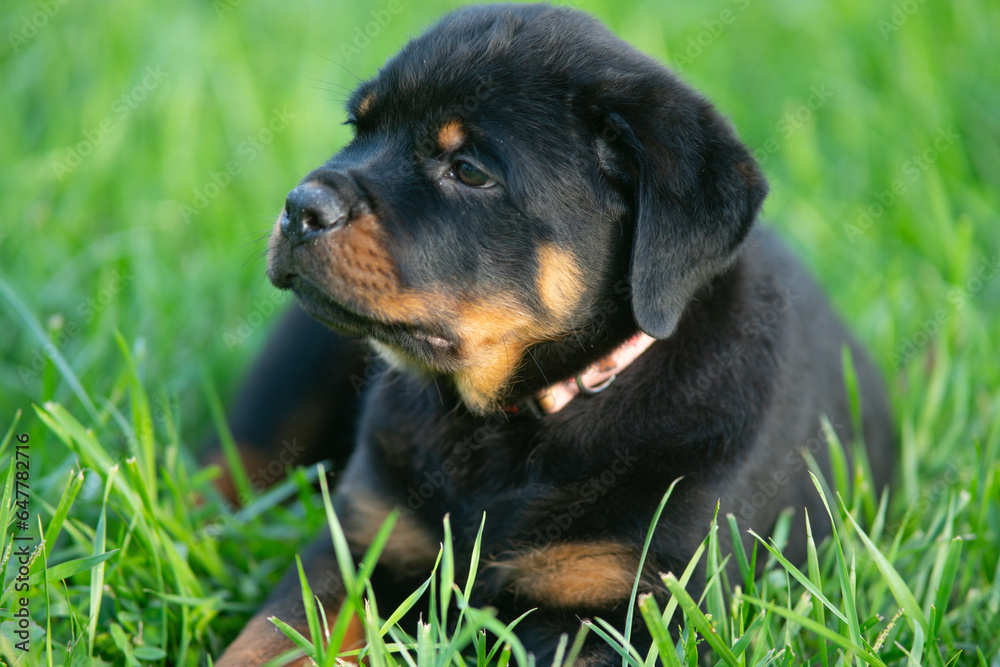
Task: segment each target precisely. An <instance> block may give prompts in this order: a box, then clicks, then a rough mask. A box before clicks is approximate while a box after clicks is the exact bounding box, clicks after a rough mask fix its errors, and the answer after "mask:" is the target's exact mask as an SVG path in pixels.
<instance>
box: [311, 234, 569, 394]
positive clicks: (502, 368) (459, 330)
mask: <svg viewBox="0 0 1000 667" xmlns="http://www.w3.org/2000/svg"><path fill="white" fill-rule="evenodd" d="M384 234H385V232H384V231H383V230H382V228H381V226H380V225H379V222H378V220H377V218H376V217H375V216H373V215H363V216H360V217H358V218H356V219H354V220H352V221H351V222H350V223H349V224H348V225H347V226H346V227H344V228H343V229H341V230H337V231H336V232H334V233H333V234H331V235H328V236H327V237H326V238H324V239H323V240H322V241H321V243H322V244H323V245H322V248H323V250H324V251H322V252H314V253H312V254H310V255H309V256H307V258H306V259H305V260H304V262H305V263H307V265H308V266H309V267H310V268H311V269H312V272H313V276H314V277H315V278H317V279H318V280H319V284H320V285H321V286H322V287H323V288H324V289H325V290H327V291H328V292H329V293H331V294H334V295H338V297H339V298H341V299H344V302H345V305H346V306H347V307H349V308H353V309H358V310H359V311H360V312H364V313H366V314H368V315H370V316H371V317H373V318H375V319H378V320H380V321H383V322H387V323H396V322H400V323H414V324H420V323H434V322H437V323H443V324H444V325H445V326H446V327H447V328H448V329H449V331H450V333H451V334H453V335H454V342H455V343H456V344H457V346H458V349H457V353H458V355H457V356H458V368H457V370H455V371H454V372H453V373H452V376H453V379H454V381H455V384H456V387H457V389H458V391H459V393H460V394H461V396H462V398H463V400H464V401H465V403H466V405H468V406H469V407H470V408H471V409H473V410H476V411H480V412H484V411H487V410H489V409H493V408H496V407H498V406H497V405H496V401H497V397H498V394H499V392H500V391H501V390H502V389H503V387H504V385H505V383H506V382H507V381H508V380H509V378H510V375H511V373H512V372H513V371H514V370H515V368H517V366H518V365H519V364H520V363H521V362H522V361H523V359H524V355H525V351H526V350H527V348H528V347H529V346H530V345H533V344H536V343H539V342H541V341H545V340H551V339H553V338H554V337H556V336H557V335H559V334H561V333H562V332H565V331H567V330H568V328H569V325H570V323H571V320H572V312H573V310H574V309H575V307H576V305H577V303H578V302H579V299H580V295H581V293H582V290H583V280H582V276H581V274H580V270H579V268H578V267H577V265H576V262H575V259H574V258H573V256H572V255H571V254H569V253H567V252H565V251H562V250H559V249H558V248H556V247H555V246H551V245H549V246H543V247H542V248H541V249H540V250H539V272H538V276H537V289H538V290H539V293H540V294H541V298H542V301H543V302H544V304H545V305H546V308H547V310H549V311H550V313H548V314H546V315H543V316H539V315H538V314H536V313H533V312H532V311H531V310H530V309H529V307H528V306H527V305H526V304H525V303H524V301H523V300H522V299H520V298H519V297H518V295H515V294H509V293H508V294H494V295H491V296H490V297H489V298H483V297H481V296H474V295H467V296H462V295H457V294H455V293H454V292H453V291H450V290H448V289H446V287H445V286H440V287H434V286H427V287H424V288H422V289H419V290H417V289H412V288H409V287H405V286H403V285H402V284H401V278H400V275H399V269H398V267H397V265H396V261H395V258H394V257H393V256H392V254H391V253H390V252H389V250H388V245H389V244H388V242H387V239H386V238H385V236H384ZM397 356H398V355H397ZM397 361H398V360H397ZM414 363H415V364H416V365H417V366H421V364H417V363H416V362H414ZM404 365H406V366H409V364H404Z"/></svg>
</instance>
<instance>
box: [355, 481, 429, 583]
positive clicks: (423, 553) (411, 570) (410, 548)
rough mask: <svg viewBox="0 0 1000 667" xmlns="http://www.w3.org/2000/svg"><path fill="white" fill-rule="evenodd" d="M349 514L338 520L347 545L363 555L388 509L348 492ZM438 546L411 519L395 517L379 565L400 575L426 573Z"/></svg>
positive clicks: (369, 495) (368, 496) (375, 499)
mask: <svg viewBox="0 0 1000 667" xmlns="http://www.w3.org/2000/svg"><path fill="white" fill-rule="evenodd" d="M349 495H350V498H351V500H350V503H349V508H350V509H349V512H348V513H347V515H346V516H343V517H341V518H340V520H341V524H342V525H343V528H344V534H345V535H346V537H347V541H348V543H350V545H351V546H352V547H353V548H354V549H355V551H356V552H358V553H361V552H364V550H365V549H367V548H368V546H369V545H370V544H371V543H372V541H373V540H374V539H375V535H376V533H378V531H379V529H380V528H381V527H382V524H383V523H384V522H385V520H386V517H388V516H389V513H390V512H392V509H393V508H392V506H391V505H390V504H389V503H387V502H386V501H385V500H384V499H382V498H380V497H379V496H376V495H375V494H373V493H370V492H367V491H362V490H352V491H350V492H349ZM439 548H440V542H439V541H438V540H437V539H436V538H435V537H434V536H433V535H431V533H430V532H429V531H428V530H427V529H426V528H424V527H423V526H422V525H420V524H419V523H418V522H417V521H415V520H413V519H409V520H408V519H407V518H406V517H403V516H401V517H399V518H398V519H396V524H395V525H394V526H393V528H392V533H390V534H389V541H388V542H386V545H385V548H384V549H383V550H382V555H381V556H379V563H381V564H383V565H385V566H386V567H388V568H389V569H391V570H393V571H394V572H396V573H398V574H402V575H410V574H421V573H423V572H430V570H431V568H432V567H433V566H434V561H435V560H436V559H437V554H438V550H439Z"/></svg>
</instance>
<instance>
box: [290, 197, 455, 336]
mask: <svg viewBox="0 0 1000 667" xmlns="http://www.w3.org/2000/svg"><path fill="white" fill-rule="evenodd" d="M324 243H326V248H327V252H326V253H321V254H317V256H316V257H315V258H314V259H311V260H307V261H310V262H311V265H312V267H313V269H314V270H315V271H316V272H317V274H319V275H321V276H322V277H323V282H324V283H325V284H326V285H327V287H328V288H330V289H331V290H332V291H333V292H334V293H337V294H342V295H344V296H345V297H347V298H349V299H350V300H352V301H354V302H355V303H356V304H358V305H360V306H362V307H363V308H365V309H366V310H367V311H369V312H370V313H371V314H372V315H374V316H376V317H380V318H383V319H385V320H387V321H403V322H415V321H420V320H422V319H426V318H427V317H428V316H429V315H430V314H432V313H434V312H435V309H436V308H438V307H440V304H438V303H435V302H436V301H437V298H436V296H437V295H435V294H433V293H422V292H418V291H416V290H407V289H404V288H403V287H402V286H401V285H400V280H399V270H398V269H397V267H396V261H395V259H394V258H393V257H392V255H391V254H390V253H389V251H388V250H387V243H386V239H385V236H384V232H383V231H382V228H381V227H380V226H379V223H378V219H377V218H376V217H375V216H373V215H364V216H360V217H358V218H357V219H354V220H352V221H351V222H350V223H349V225H348V226H347V227H346V228H344V229H342V230H337V231H336V232H334V233H333V234H328V235H327V236H326V237H325V238H324Z"/></svg>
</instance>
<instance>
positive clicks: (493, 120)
mask: <svg viewBox="0 0 1000 667" xmlns="http://www.w3.org/2000/svg"><path fill="white" fill-rule="evenodd" d="M347 111H348V122H349V123H350V124H351V125H352V126H353V127H354V130H355V136H354V139H353V140H352V141H351V142H350V144H348V145H347V146H346V147H345V148H344V149H343V150H341V151H340V152H339V153H337V154H336V155H335V156H334V157H333V158H331V159H330V160H329V161H328V162H327V163H326V164H324V165H323V166H322V167H320V168H319V169H316V170H315V171H313V172H312V173H310V174H309V175H307V176H306V177H305V179H303V181H302V183H301V184H300V185H299V186H298V187H296V188H295V189H294V190H292V192H291V193H290V194H289V196H288V199H287V202H286V205H285V209H284V210H283V211H282V213H281V216H280V217H279V219H278V222H277V223H276V226H275V230H274V233H273V235H272V238H271V246H270V254H269V260H268V274H269V276H270V278H271V280H272V282H274V284H275V285H276V286H278V287H279V288H284V289H292V290H294V292H295V294H296V296H297V297H298V299H299V301H300V302H301V304H302V305H303V307H304V308H305V309H306V310H307V311H308V312H309V313H310V314H311V315H313V316H314V317H316V318H317V319H319V320H320V321H322V322H324V323H326V324H328V325H330V326H332V327H335V328H338V329H341V330H344V331H347V332H350V333H353V334H357V335H362V336H367V337H369V338H371V339H372V340H373V341H375V342H376V343H377V344H378V345H379V346H380V348H381V349H382V350H384V351H385V352H386V354H387V355H389V356H390V357H392V358H393V359H395V360H397V361H398V362H399V363H401V364H403V365H405V366H408V367H410V368H414V369H417V370H421V371H426V372H429V373H434V374H444V375H448V376H451V377H452V378H453V380H454V382H455V384H456V387H457V388H458V391H459V393H460V394H461V396H462V397H463V399H464V400H465V402H466V404H467V405H469V407H471V408H473V409H474V410H480V411H481V410H486V409H490V408H493V407H496V405H498V403H499V402H501V401H504V400H507V399H509V397H510V396H509V394H510V392H511V387H512V386H513V385H514V384H515V383H516V380H517V378H519V377H523V376H524V374H525V372H526V371H525V369H527V368H529V367H533V366H535V362H536V361H537V360H538V359H539V358H542V359H554V358H556V357H555V356H553V355H552V354H548V355H547V354H546V350H551V349H552V348H553V347H554V346H563V352H562V353H560V354H559V355H558V359H560V360H562V361H565V362H566V363H565V364H562V366H565V367H564V368H563V367H562V366H560V364H555V366H556V367H546V368H544V369H542V373H547V374H548V377H547V379H548V380H549V381H554V380H557V379H561V378H560V377H559V375H560V374H561V373H562V374H563V375H564V376H568V375H572V374H573V372H576V371H578V370H579V363H580V361H581V360H582V359H587V358H592V357H593V355H595V354H599V353H603V351H606V349H608V346H611V345H614V344H617V343H618V342H620V341H621V340H623V339H624V338H625V337H627V336H629V335H631V334H633V333H635V331H636V330H637V329H641V330H643V331H645V332H646V333H648V334H650V335H652V336H654V337H657V338H666V337H668V336H670V334H671V333H672V332H673V330H674V328H675V327H676V324H677V321H678V319H679V318H680V316H681V314H682V312H683V310H684V308H685V305H686V304H687V302H688V301H689V300H690V299H691V297H692V295H693V294H694V292H695V291H696V290H697V289H698V288H699V287H700V286H701V285H703V284H704V283H705V282H706V281H707V280H709V279H710V278H711V277H712V276H714V275H716V274H717V273H719V272H720V271H722V270H724V269H725V268H726V267H727V266H728V265H729V264H730V263H731V262H732V261H733V259H734V257H735V255H736V253H737V251H738V249H739V247H740V244H741V243H742V241H743V239H744V237H745V236H746V234H747V232H748V231H749V229H750V226H751V225H752V223H753V220H754V218H755V216H756V214H757V210H758V208H759V206H760V204H761V202H762V200H763V198H764V195H765V193H766V185H765V183H764V179H763V177H762V176H761V174H760V172H759V170H758V168H757V165H756V164H755V163H754V161H753V160H752V158H751V157H750V156H749V154H748V153H747V151H746V150H745V148H744V147H743V146H742V145H741V144H740V143H739V142H738V141H737V139H736V138H735V136H734V134H733V132H732V130H731V129H730V127H729V126H728V124H727V123H726V122H725V121H724V120H723V119H722V118H721V117H720V116H719V115H718V114H717V113H716V112H715V111H714V110H713V109H712V108H711V106H710V105H709V104H708V103H707V102H706V101H705V100H703V99H702V98H701V97H699V96H698V95H697V94H696V93H694V92H693V91H691V90H690V89H689V88H687V87H686V86H684V85H683V84H682V83H680V82H679V81H678V80H677V79H676V78H675V77H674V76H673V75H672V74H671V73H670V72H668V71H667V70H666V69H665V68H663V67H662V66H661V65H659V64H657V63H656V62H654V61H652V60H651V59H649V58H647V57H645V56H643V55H642V54H640V53H638V52H637V51H635V50H633V49H632V48H631V47H629V46H628V45H627V44H625V43H624V42H622V41H621V40H619V39H617V38H616V37H615V36H613V35H612V34H611V33H609V32H608V31H607V30H606V29H604V28H603V27H602V26H601V25H600V24H598V23H597V22H596V21H594V20H593V19H591V18H589V17H588V16H586V15H585V14H582V13H579V12H575V11H571V10H566V9H559V8H552V7H547V6H544V5H496V6H489V5H487V6H478V7H471V8H468V9H464V10H461V11H458V12H455V13H453V14H451V15H449V16H447V17H446V18H445V19H444V20H443V21H442V22H441V23H439V24H438V25H437V26H435V27H434V28H432V29H431V30H430V31H428V32H427V33H426V34H424V35H423V36H422V37H420V38H418V39H416V40H414V41H412V42H410V43H409V44H408V45H407V46H406V47H404V48H403V50H402V51H401V52H400V53H399V54H398V55H397V56H396V57H395V58H393V59H392V60H390V61H389V62H388V63H387V64H386V65H385V67H383V68H382V69H381V70H380V72H379V74H378V76H377V77H375V78H374V79H372V80H371V81H368V82H366V83H363V84H362V85H361V86H360V87H359V88H358V90H357V91H356V92H355V93H354V95H353V96H352V97H351V99H350V101H349V103H348V109H347ZM619 301H621V304H622V306H623V307H622V308H617V305H616V304H617V303H618V302H619ZM629 306H630V307H629ZM630 311H631V312H630ZM581 333H582V334H583V335H582V336H581ZM567 340H572V341H573V343H572V345H574V346H579V350H578V355H577V356H578V358H576V359H575V361H574V359H573V354H570V355H567V354H566V353H565V349H566V346H567V343H566V341H567ZM602 347H603V351H602V349H601V348H602ZM588 355H589V356H588ZM568 357H569V360H568V361H567V358H568ZM574 363H576V366H577V367H575V368H574ZM543 365H544V364H543ZM528 374H529V375H530V373H528Z"/></svg>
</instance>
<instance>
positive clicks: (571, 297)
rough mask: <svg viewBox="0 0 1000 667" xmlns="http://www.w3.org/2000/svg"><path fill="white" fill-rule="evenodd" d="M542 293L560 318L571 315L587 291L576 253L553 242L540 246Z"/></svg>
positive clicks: (550, 309)
mask: <svg viewBox="0 0 1000 667" xmlns="http://www.w3.org/2000/svg"><path fill="white" fill-rule="evenodd" d="M536 285H537V289H538V294H539V296H541V298H542V303H544V304H545V307H546V308H548V309H549V311H550V312H551V313H552V314H553V315H554V316H555V317H556V318H557V319H560V320H562V319H566V318H569V317H570V316H571V314H572V313H573V310H574V309H575V308H576V305H577V304H578V303H579V301H580V295H581V294H582V293H583V279H582V277H581V275H580V267H579V266H578V265H577V263H576V259H575V258H574V257H573V255H572V254H571V253H569V252H566V251H565V250H562V249H560V248H558V247H556V246H555V245H553V244H551V243H549V244H545V245H543V246H541V247H540V248H539V249H538V276H537V278H536Z"/></svg>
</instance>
